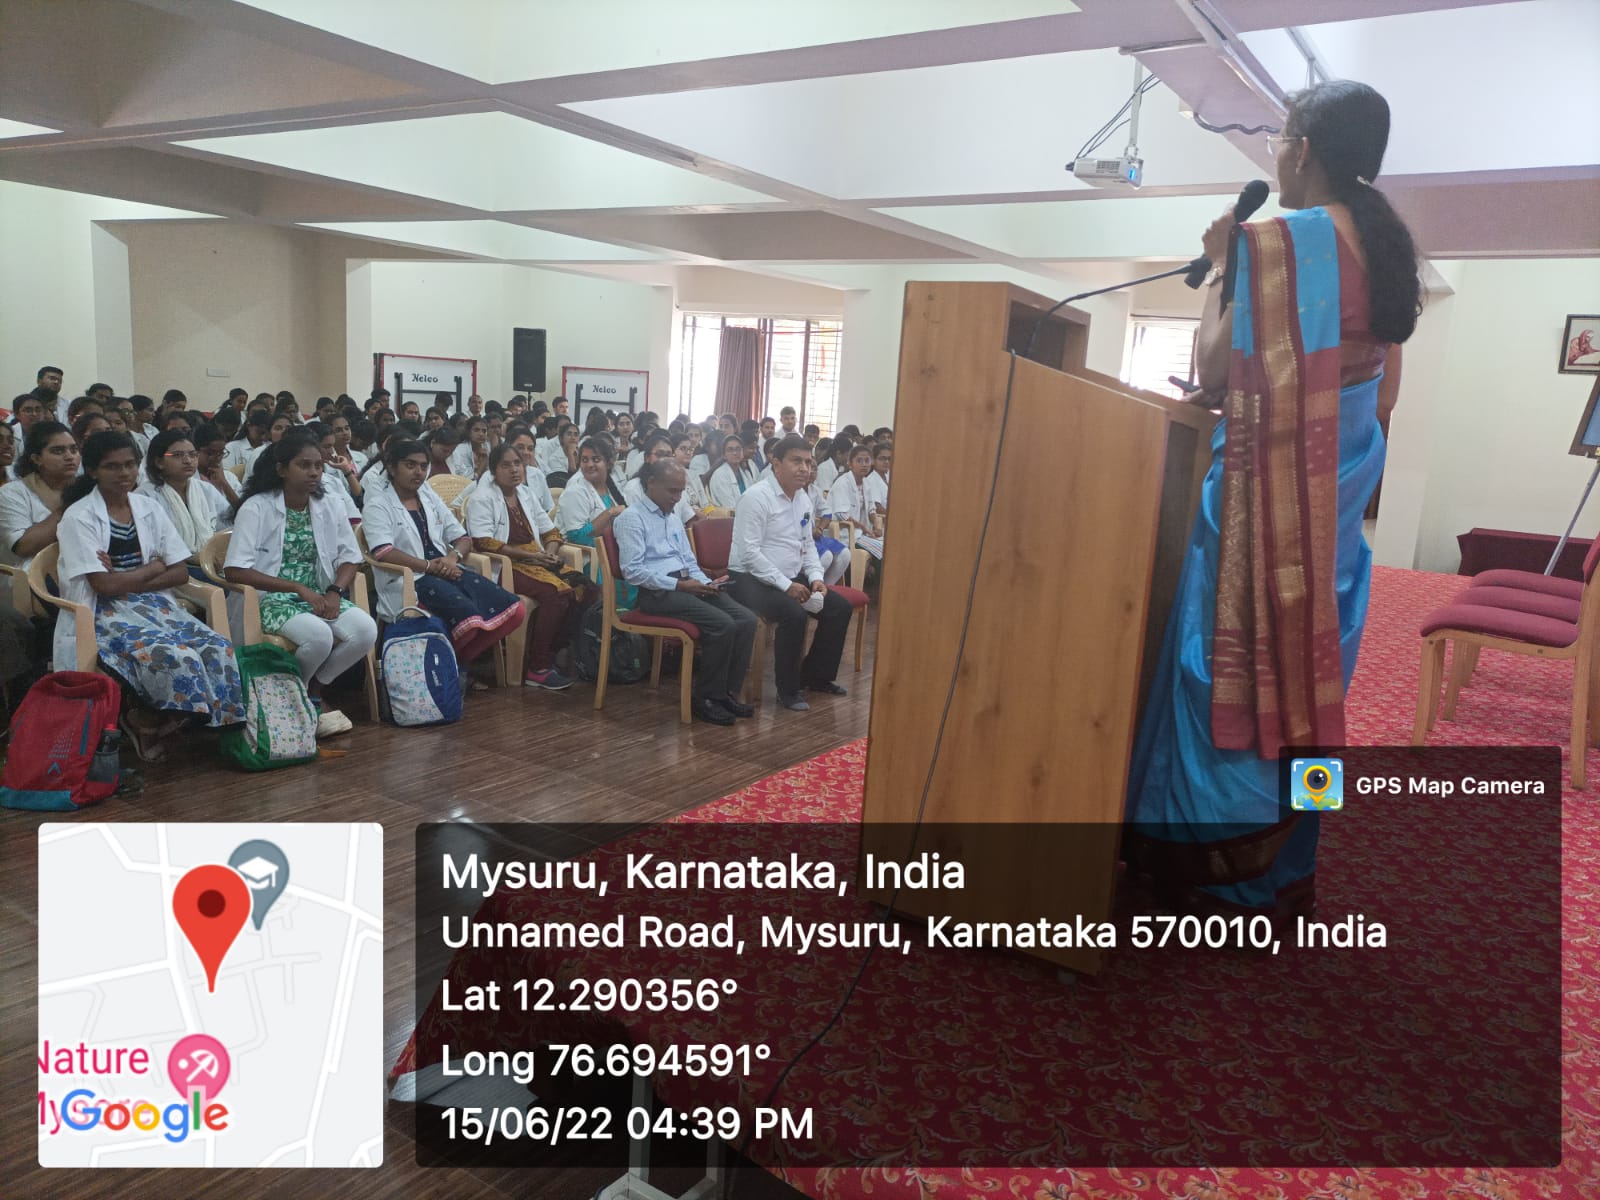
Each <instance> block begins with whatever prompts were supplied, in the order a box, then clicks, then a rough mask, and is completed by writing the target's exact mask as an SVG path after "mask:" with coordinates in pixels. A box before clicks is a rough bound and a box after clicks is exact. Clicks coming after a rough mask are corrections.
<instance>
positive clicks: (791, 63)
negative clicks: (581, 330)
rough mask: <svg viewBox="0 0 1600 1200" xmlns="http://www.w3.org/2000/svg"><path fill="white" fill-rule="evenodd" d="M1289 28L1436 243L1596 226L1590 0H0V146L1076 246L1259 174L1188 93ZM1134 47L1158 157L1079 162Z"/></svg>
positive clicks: (409, 245) (1149, 230)
mask: <svg viewBox="0 0 1600 1200" xmlns="http://www.w3.org/2000/svg"><path fill="white" fill-rule="evenodd" d="M1299 47H1305V48H1307V49H1309V50H1310V51H1311V52H1312V53H1313V54H1314V55H1315V56H1316V58H1317V60H1318V61H1319V63H1320V64H1321V65H1322V66H1323V68H1324V69H1325V70H1326V71H1327V72H1328V73H1329V74H1331V75H1333V76H1341V77H1348V78H1358V79H1363V80H1365V81H1367V82H1370V83H1372V84H1373V85H1374V86H1376V87H1378V88H1379V90H1380V91H1382V92H1384V94H1385V95H1386V96H1387V97H1388V98H1389V100H1390V103H1391V106H1392V108H1393V112H1394V127H1393V133H1392V137H1391V142H1390V151H1389V155H1388V158H1387V161H1386V163H1385V172H1384V176H1383V179H1382V180H1381V183H1382V185H1383V186H1384V187H1385V188H1386V189H1387V190H1388V192H1389V194H1390V195H1391V196H1392V197H1393V198H1394V199H1395V201H1396V203H1397V205H1398V206H1399V207H1400V208H1401V210H1402V212H1403V213H1404V214H1405V215H1406V216H1407V217H1408V219H1409V220H1411V222H1412V223H1413V227H1414V230H1415V232H1416V233H1417V236H1418V241H1419V243H1420V244H1421V246H1422V248H1423V250H1424V252H1425V253H1426V254H1428V255H1431V256H1434V257H1466V256H1494V255H1516V256H1530V255H1548V254H1560V255H1573V254H1586V255H1593V254H1600V115H1597V114H1600V73H1597V72H1595V71H1594V70H1593V69H1592V68H1593V63H1594V61H1595V58H1596V51H1597V50H1600V0H1522V2H1520V3H1482V2H1475V0H1078V2H1077V3H1075V4H1074V3H1066V2H1064V0H871V2H870V3H868V2H866V0H808V2H807V3H806V4H804V5H794V4H792V3H788V2H787V0H584V2H583V3H581V4H580V3H572V2H569V0H454V2H453V3H450V4H441V3H437V2H436V0H253V2H252V3H242V2H237V0H0V178H4V179H11V180H17V181H21V182H26V183H33V184H40V185H44V186H49V187H58V188H67V189H71V190H74V191H80V192H88V193H91V194H96V195H103V196H109V197H115V198H118V199H120V200H125V201H130V202H137V203H139V204H144V205H154V206H159V207H158V208H155V209H149V210H143V211H148V212H151V213H152V214H163V213H164V211H165V210H171V209H177V210H182V211H183V212H185V213H197V214H210V215H215V216H221V217H227V218H231V219H234V220H239V221H249V222H261V223H269V224H276V225H300V226H304V227H306V228H312V229H319V230H325V231H329V232H330V233H338V234H343V235H348V236H349V237H350V238H354V239H360V241H357V242H353V243H349V244H352V245H357V246H359V245H360V244H361V243H362V242H365V243H366V244H370V245H374V248H375V249H374V253H375V256H376V255H377V254H378V253H379V252H380V247H381V253H382V255H383V256H385V257H393V256H396V255H398V256H401V257H403V256H404V255H405V254H406V253H407V252H415V253H416V254H417V255H418V256H423V255H424V254H425V255H426V256H427V257H430V258H431V257H437V256H439V255H444V256H447V257H456V258H462V259H468V260H477V261H491V262H515V263H527V264H536V265H537V264H545V265H550V266H553V267H559V268H560V269H563V270H579V271H582V270H585V269H590V270H593V271H594V272H595V273H597V274H605V275H608V276H614V277H625V278H627V277H633V278H639V279H641V280H649V281H659V280H662V279H670V278H671V277H672V272H673V271H674V270H676V269H679V268H682V267H706V266H717V267H721V268H724V269H732V270H742V271H749V272H754V273H758V274H772V275H781V276H783V277H785V278H791V279H813V280H816V281H818V282H822V283H825V284H827V285H828V286H834V287H848V286H851V282H850V281H851V268H852V267H855V268H859V269H863V270H865V269H869V268H871V267H875V266H878V265H882V264H888V263H955V264H969V265H971V264H977V265H982V264H993V265H996V266H1001V267H1006V268H1011V269H1020V270H1027V271H1032V272H1035V273H1037V274H1042V275H1047V276H1049V275H1054V276H1056V277H1059V278H1063V279H1065V278H1077V277H1080V276H1083V275H1099V274H1104V273H1106V272H1105V268H1104V266H1103V264H1104V263H1106V262H1108V261H1110V262H1115V261H1119V260H1138V261H1147V262H1155V261H1159V260H1171V259H1184V258H1187V257H1189V256H1190V255H1192V254H1194V253H1197V252H1198V244H1197V243H1198V237H1199V231H1200V229H1201V228H1203V226H1204V225H1205V223H1206V222H1208V221H1209V219H1210V218H1211V216H1212V215H1214V214H1215V213H1216V212H1217V211H1218V210H1219V209H1220V208H1221V207H1222V206H1223V204H1224V203H1225V199H1224V198H1225V197H1228V196H1231V195H1233V194H1234V193H1235V192H1236V191H1237V190H1238V188H1239V187H1240V185H1241V184H1242V183H1244V182H1245V181H1246V180H1248V179H1250V178H1252V177H1254V176H1258V175H1259V176H1263V177H1268V178H1270V164H1269V161H1268V159H1267V158H1266V155H1265V149H1264V146H1263V144H1262V140H1261V138H1259V137H1246V136H1241V135H1240V134H1237V133H1234V134H1229V135H1227V136H1223V135H1219V134H1215V133H1210V132H1207V131H1205V130H1203V129H1201V128H1200V127H1199V125H1197V124H1196V123H1195V122H1194V121H1193V120H1192V119H1190V116H1189V114H1191V113H1194V112H1196V111H1198V113H1199V114H1200V116H1201V117H1202V118H1204V119H1205V120H1206V121H1208V122H1210V123H1213V124H1220V123H1226V122H1236V123H1239V124H1243V125H1276V124H1277V123H1278V120H1279V114H1280V112H1281V107H1280V104H1281V98H1282V96H1283V94H1284V92H1286V91H1290V90H1293V89H1294V88H1296V87H1299V86H1302V85H1303V84H1304V83H1305V82H1306V77H1307V76H1306V72H1307V67H1306V60H1305V58H1304V56H1303V53H1302V50H1301V49H1300V48H1299ZM1136 61H1137V63H1138V64H1140V65H1141V66H1142V67H1143V68H1144V69H1147V70H1149V71H1151V72H1153V73H1154V74H1155V75H1156V76H1157V77H1158V78H1159V79H1160V80H1161V86H1158V87H1156V88H1155V89H1154V90H1153V91H1151V92H1150V93H1149V95H1148V97H1147V98H1146V99H1145V101H1144V103H1143V106H1142V111H1141V116H1140V125H1139V138H1138V145H1139V149H1140V152H1141V153H1142V155H1143V156H1144V159H1145V187H1144V188H1143V189H1142V190H1141V191H1139V192H1137V193H1130V192H1126V191H1118V190H1102V189H1097V188H1092V187H1088V186H1086V185H1083V184H1081V183H1079V182H1078V181H1077V180H1075V179H1074V178H1073V177H1072V176H1071V175H1070V173H1069V172H1067V170H1066V169H1065V164H1066V163H1067V162H1068V161H1069V160H1070V159H1071V158H1072V157H1073V155H1074V153H1075V152H1076V151H1077V149H1078V148H1079V146H1080V145H1081V144H1082V143H1083V142H1084V141H1085V139H1086V138H1088V137H1089V135H1091V134H1092V133H1093V132H1094V131H1095V130H1096V129H1097V128H1099V127H1100V126H1101V125H1102V123H1103V122H1105V121H1106V119H1107V118H1108V117H1111V116H1112V114H1113V113H1114V112H1116V110H1117V108H1118V106H1119V105H1121V104H1122V102H1123V101H1124V100H1125V99H1126V98H1127V96H1128V94H1129V92H1130V91H1131V89H1132V84H1133V79H1134V71H1135V62H1136ZM1125 138H1126V131H1119V132H1118V133H1117V134H1116V135H1115V136H1114V137H1113V138H1111V139H1110V140H1109V141H1108V142H1107V143H1106V144H1105V146H1104V147H1103V148H1102V152H1104V153H1107V154H1113V155H1114V154H1116V153H1119V152H1120V151H1121V149H1122V146H1123V144H1124V141H1125ZM1269 211H1270V210H1269ZM1074 264H1078V265H1080V266H1081V268H1082V269H1081V270H1080V271H1079V272H1078V273H1077V275H1074V273H1073V267H1074ZM1091 264H1095V265H1093V266H1091Z"/></svg>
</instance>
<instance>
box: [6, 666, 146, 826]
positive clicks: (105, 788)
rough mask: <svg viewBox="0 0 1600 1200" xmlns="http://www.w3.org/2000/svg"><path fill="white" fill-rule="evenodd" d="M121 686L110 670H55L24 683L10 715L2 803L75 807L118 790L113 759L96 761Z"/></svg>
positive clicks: (113, 722)
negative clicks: (24, 690)
mask: <svg viewBox="0 0 1600 1200" xmlns="http://www.w3.org/2000/svg"><path fill="white" fill-rule="evenodd" d="M121 709H122V689H121V688H119V687H118V686H117V681H116V680H114V679H112V678H111V677H110V676H109V675H92V674H89V673H87V672H84V671H56V672H55V673H54V674H51V675H46V676H45V677H44V678H43V679H41V680H39V682H38V683H36V684H34V685H33V686H32V687H31V688H29V689H28V694H27V695H26V696H24V697H23V699H22V704H21V705H20V706H19V707H18V708H17V712H16V715H15V716H14V717H12V718H11V739H10V746H9V749H8V750H7V753H6V765H5V770H4V772H3V773H0V804H3V805H5V806H6V807H7V808H29V809H35V810H38V811H44V812H74V811H76V810H77V809H80V808H84V807H87V806H88V805H90V804H98V803H99V802H100V801H102V800H104V799H105V798H106V797H107V796H109V795H111V793H112V792H114V791H116V790H117V768H116V763H115V761H114V760H113V761H112V762H110V763H107V764H101V765H100V768H99V769H97V770H93V771H91V768H93V767H94V766H95V750H96V748H97V747H98V746H99V745H100V739H101V735H102V734H103V733H104V732H105V731H106V730H107V729H115V728H116V727H117V716H118V714H119V713H120V712H121Z"/></svg>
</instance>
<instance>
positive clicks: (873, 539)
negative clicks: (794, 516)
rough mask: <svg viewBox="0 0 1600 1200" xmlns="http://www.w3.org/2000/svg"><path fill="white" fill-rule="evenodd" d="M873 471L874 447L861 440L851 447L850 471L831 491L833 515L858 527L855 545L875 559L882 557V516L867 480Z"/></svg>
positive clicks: (830, 501)
mask: <svg viewBox="0 0 1600 1200" xmlns="http://www.w3.org/2000/svg"><path fill="white" fill-rule="evenodd" d="M872 474H873V470H872V446H871V445H870V444H869V443H867V442H858V443H857V444H856V445H855V446H853V447H851V449H850V471H849V473H848V474H845V475H841V476H839V478H837V479H835V480H834V481H833V487H831V488H830V489H829V490H828V508H829V510H830V512H831V515H832V516H833V517H834V518H835V519H836V520H838V521H840V522H842V523H843V524H844V525H846V526H848V527H849V528H851V529H853V530H855V544H856V545H858V546H860V547H861V548H862V549H864V550H865V551H866V552H867V553H868V554H870V555H872V557H873V558H877V559H881V558H883V518H882V517H881V516H879V515H878V514H876V513H874V512H873V511H872V501H871V499H870V498H869V496H868V493H867V488H868V479H869V477H870V476H871V475H872Z"/></svg>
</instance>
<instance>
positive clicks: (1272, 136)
mask: <svg viewBox="0 0 1600 1200" xmlns="http://www.w3.org/2000/svg"><path fill="white" fill-rule="evenodd" d="M1303 141H1305V136H1304V135H1303V134H1301V135H1296V136H1294V137H1290V136H1289V135H1288V134H1286V133H1269V134H1267V153H1268V154H1277V153H1278V152H1279V151H1280V150H1282V149H1283V148H1284V147H1285V146H1287V145H1288V144H1289V143H1290V142H1303Z"/></svg>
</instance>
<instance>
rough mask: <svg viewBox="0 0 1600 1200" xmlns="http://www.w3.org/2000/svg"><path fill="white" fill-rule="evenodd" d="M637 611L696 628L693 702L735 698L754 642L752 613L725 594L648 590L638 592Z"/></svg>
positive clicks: (754, 617)
mask: <svg viewBox="0 0 1600 1200" xmlns="http://www.w3.org/2000/svg"><path fill="white" fill-rule="evenodd" d="M639 608H640V609H641V610H642V611H644V612H647V613H649V614H650V615H651V616H654V617H675V618H676V619H678V620H680V621H688V622H690V623H691V624H693V625H698V626H699V627H700V641H699V646H700V661H699V662H698V663H697V664H696V665H695V669H694V698H695V699H696V700H716V699H720V698H721V697H724V696H733V697H735V698H737V697H738V695H739V689H740V688H741V687H743V686H744V676H745V672H746V671H748V670H749V669H750V651H751V649H752V648H753V647H754V646H755V643H756V615H755V613H753V612H751V611H750V610H749V609H748V608H745V607H744V606H743V605H742V604H739V603H738V602H737V601H735V600H734V599H733V597H732V596H728V595H719V596H691V595H690V594H689V593H688V592H658V591H655V590H653V589H651V588H640V589H639Z"/></svg>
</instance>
